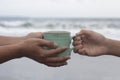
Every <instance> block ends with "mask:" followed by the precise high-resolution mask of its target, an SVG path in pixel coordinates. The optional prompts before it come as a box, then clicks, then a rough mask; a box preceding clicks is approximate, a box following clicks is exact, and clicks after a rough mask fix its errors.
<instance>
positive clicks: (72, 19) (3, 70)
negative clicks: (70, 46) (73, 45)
mask: <svg viewBox="0 0 120 80" xmlns="http://www.w3.org/2000/svg"><path fill="white" fill-rule="evenodd" d="M119 4H120V1H119V0H44V1H43V0H26V1H25V0H1V1H0V35H1V36H24V35H26V34H28V33H30V32H46V31H56V30H57V31H69V32H71V36H74V35H75V33H76V32H79V31H80V30H82V29H88V30H94V31H97V32H99V33H101V34H103V35H105V36H106V37H108V38H111V39H116V40H120V11H119V10H120V9H119V8H120V6H119ZM119 68H120V58H119V57H115V56H109V55H104V56H99V57H87V56H82V55H78V54H75V53H73V52H72V53H71V59H70V60H69V61H68V65H66V66H63V67H56V68H52V67H47V66H45V65H43V64H40V63H37V62H35V61H33V60H31V59H28V58H21V59H15V60H11V61H9V62H6V63H4V64H0V80H120V69H119Z"/></svg>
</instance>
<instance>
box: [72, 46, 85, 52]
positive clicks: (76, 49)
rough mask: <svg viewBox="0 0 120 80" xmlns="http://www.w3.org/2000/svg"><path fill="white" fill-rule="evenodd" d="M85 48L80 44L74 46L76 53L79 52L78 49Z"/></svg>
mask: <svg viewBox="0 0 120 80" xmlns="http://www.w3.org/2000/svg"><path fill="white" fill-rule="evenodd" d="M82 48H83V45H78V46H76V47H75V48H74V52H75V53H78V50H79V49H82Z"/></svg>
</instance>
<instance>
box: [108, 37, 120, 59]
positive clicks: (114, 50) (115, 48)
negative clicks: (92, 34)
mask: <svg viewBox="0 0 120 80" xmlns="http://www.w3.org/2000/svg"><path fill="white" fill-rule="evenodd" d="M108 54H110V55H114V56H119V57H120V41H117V40H112V39H108Z"/></svg>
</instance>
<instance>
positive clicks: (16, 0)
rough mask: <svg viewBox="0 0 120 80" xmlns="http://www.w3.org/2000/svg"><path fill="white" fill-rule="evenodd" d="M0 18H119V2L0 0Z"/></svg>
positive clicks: (118, 0)
mask: <svg viewBox="0 0 120 80" xmlns="http://www.w3.org/2000/svg"><path fill="white" fill-rule="evenodd" d="M0 16H25V17H77V18H78V17H83V18H84V17H87V18H88V17H93V18H96V17H99V18H120V0H0Z"/></svg>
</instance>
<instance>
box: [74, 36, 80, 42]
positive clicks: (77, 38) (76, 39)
mask: <svg viewBox="0 0 120 80" xmlns="http://www.w3.org/2000/svg"><path fill="white" fill-rule="evenodd" d="M73 40H74V41H79V40H81V36H75V37H74V38H73Z"/></svg>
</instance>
